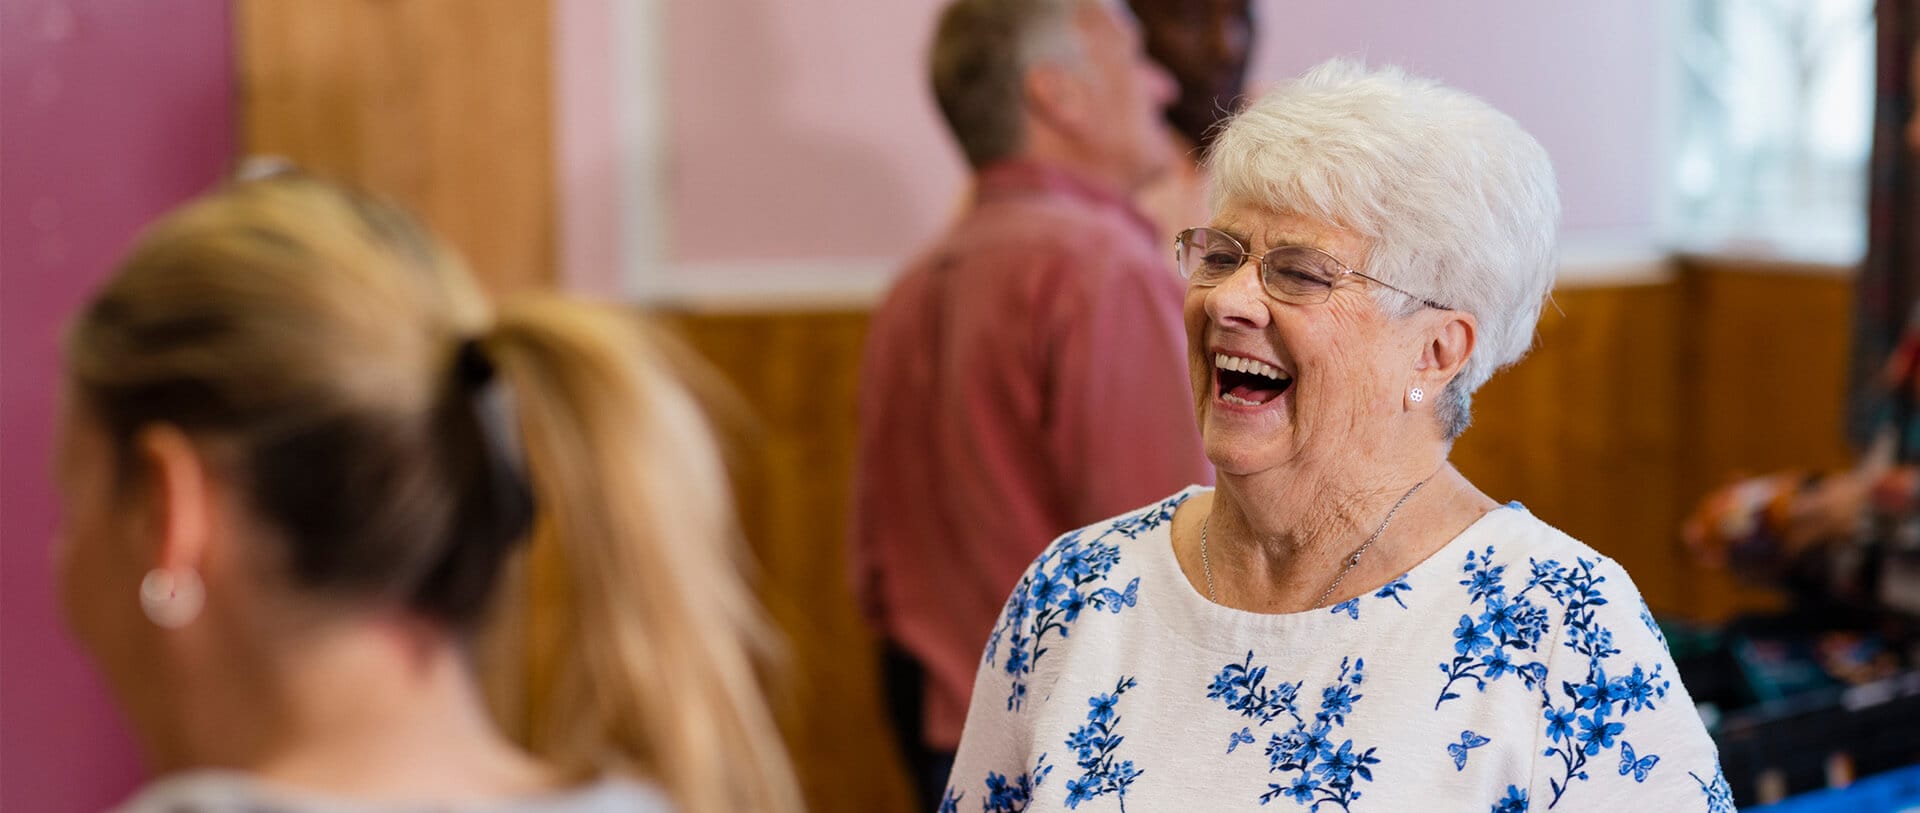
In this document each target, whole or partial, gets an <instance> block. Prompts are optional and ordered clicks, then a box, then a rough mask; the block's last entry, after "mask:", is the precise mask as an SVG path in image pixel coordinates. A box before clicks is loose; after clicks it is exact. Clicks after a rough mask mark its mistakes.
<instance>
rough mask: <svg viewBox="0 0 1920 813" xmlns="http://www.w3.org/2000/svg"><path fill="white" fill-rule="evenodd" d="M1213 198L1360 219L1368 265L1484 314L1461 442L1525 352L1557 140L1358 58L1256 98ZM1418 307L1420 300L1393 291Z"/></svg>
mask: <svg viewBox="0 0 1920 813" xmlns="http://www.w3.org/2000/svg"><path fill="white" fill-rule="evenodd" d="M1207 163H1208V167H1209V169H1210V171H1211V175H1212V183H1213V193H1212V194H1213V207H1214V210H1215V211H1219V210H1220V209H1222V208H1224V207H1225V206H1227V205H1229V204H1233V203H1247V204H1255V205H1259V206H1264V207H1267V208H1271V209H1273V210H1275V211H1281V212H1289V213H1294V214H1299V215H1303V216H1307V217H1312V218H1315V219H1318V220H1322V221H1325V222H1327V223H1331V224H1334V225H1337V226H1341V227H1343V228H1346V229H1349V230H1352V231H1354V232H1355V233H1357V234H1359V235H1361V236H1363V237H1365V238H1367V240H1368V241H1369V243H1370V244H1371V250H1370V252H1369V254H1368V257H1367V259H1366V262H1365V263H1364V265H1365V267H1364V268H1360V269H1357V270H1362V271H1365V272H1367V273H1368V274H1370V275H1372V276H1376V277H1379V278H1380V279H1381V280H1383V281H1385V282H1387V283H1389V284H1392V285H1394V286H1397V287H1400V288H1404V289H1406V290H1408V291H1411V292H1413V293H1415V294H1418V295H1420V296H1422V297H1425V298H1427V299H1430V300H1432V301H1434V302H1438V303H1440V304H1443V305H1446V306H1448V307H1450V308H1456V309H1459V310H1462V311H1466V312H1468V313H1471V314H1473V315H1474V317H1475V318H1476V319H1477V320H1478V321H1479V325H1480V329H1479V336H1478V341H1477V344H1476V346H1475V348H1474V350H1473V354H1472V356H1471V357H1469V358H1468V360H1467V364H1466V366H1465V367H1464V368H1463V369H1462V370H1461V372H1460V375H1459V376H1457V377H1455V379H1454V380H1453V382H1452V383H1451V384H1450V385H1448V387H1447V392H1446V393H1445V394H1444V397H1443V398H1442V399H1441V402H1440V405H1439V406H1440V409H1439V417H1440V420H1441V423H1442V427H1443V429H1444V431H1445V433H1446V436H1447V437H1448V438H1449V439H1451V438H1455V437H1458V436H1459V435H1460V433H1461V432H1463V431H1465V430H1466V428H1467V424H1468V423H1469V421H1470V417H1469V406H1470V405H1471V401H1472V398H1473V393H1474V391H1476V390H1478V389H1479V388H1480V386H1481V385H1482V384H1485V383H1486V382H1487V379H1489V378H1491V377H1493V374H1494V372H1495V371H1497V370H1499V369H1500V368H1502V367H1505V366H1507V365H1509V364H1512V363H1514V362H1516V361H1519V360H1520V358H1521V357H1522V356H1525V355H1526V354H1527V351H1528V350H1529V349H1530V348H1531V347H1532V344H1533V332H1534V326H1535V324H1536V323H1537V322H1538V321H1539V319H1540V306H1541V303H1542V302H1543V301H1545V299H1546V296H1547V293H1548V291H1549V289H1550V288H1551V287H1552V285H1553V276H1554V272H1555V269H1556V267H1557V265H1558V256H1557V255H1558V250H1559V249H1558V243H1559V237H1558V224H1559V221H1560V196H1559V193H1558V192H1557V191H1556V189H1555V185H1554V178H1553V164H1552V162H1551V161H1550V160H1549V159H1548V158H1547V151H1546V150H1545V149H1544V148H1542V147H1541V146H1540V143H1539V142H1537V141H1535V140H1534V139H1533V137H1532V136H1530V135H1527V133H1526V131H1525V130H1522V129H1520V125H1519V124H1518V123H1517V122H1515V121H1514V120H1513V119H1512V118H1510V117H1508V116H1507V115H1506V114H1503V113H1501V112H1500V111H1498V110H1495V109H1493V107H1492V106H1491V105H1489V104H1487V103H1486V102H1484V101H1481V100H1480V99H1478V98H1476V97H1474V96H1472V95H1470V94H1467V93H1464V92H1461V91H1458V90H1455V89H1453V88H1449V87H1446V86H1444V85H1441V84H1440V83H1438V82H1435V81H1432V80H1429V79H1422V78H1418V77H1413V76H1409V75H1407V73H1406V72H1405V71H1402V70H1400V69H1399V68H1394V67H1388V68H1383V69H1379V70H1373V71H1369V70H1368V69H1366V68H1365V67H1363V66H1361V65H1359V64H1357V63H1354V62H1349V61H1345V60H1333V61H1331V62H1326V63H1322V64H1321V65H1319V66H1318V67H1315V68H1314V69H1312V70H1310V71H1308V72H1307V73H1306V74H1305V75H1303V76H1301V77H1300V78H1298V79H1294V80H1292V81H1289V82H1286V83H1284V84H1282V85H1280V86H1279V87H1277V88H1275V89H1274V90H1272V91H1271V92H1269V93H1267V94H1266V95H1265V96H1264V97H1263V98H1261V99H1260V100H1259V101H1258V102H1256V103H1254V104H1253V105H1252V106H1250V107H1248V108H1247V109H1246V110H1245V111H1244V112H1242V113H1241V114H1240V115H1239V116H1237V117H1235V118H1234V119H1233V121H1232V122H1231V123H1230V124H1229V125H1228V126H1227V128H1226V131H1225V132H1223V133H1222V134H1221V135H1220V138H1219V140H1218V141H1216V142H1215V143H1214V146H1213V150H1212V152H1211V154H1210V155H1209V156H1208V161H1207ZM1376 290H1381V291H1382V295H1383V301H1388V300H1386V299H1384V297H1393V298H1395V299H1398V300H1399V302H1400V303H1401V306H1402V307H1403V308H1405V310H1403V311H1401V313H1402V314H1404V313H1411V312H1412V311H1413V310H1415V309H1417V308H1418V304H1417V303H1413V302H1410V301H1408V300H1407V298H1406V297H1403V296H1400V295H1398V294H1395V293H1393V292H1391V291H1384V290H1382V289H1376Z"/></svg>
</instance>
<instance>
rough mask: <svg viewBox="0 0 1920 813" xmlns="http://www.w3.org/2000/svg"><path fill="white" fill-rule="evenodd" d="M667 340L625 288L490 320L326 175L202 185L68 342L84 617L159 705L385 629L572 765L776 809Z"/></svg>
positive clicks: (131, 697) (760, 715)
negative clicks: (471, 670)
mask: <svg viewBox="0 0 1920 813" xmlns="http://www.w3.org/2000/svg"><path fill="white" fill-rule="evenodd" d="M678 361H679V360H678V358H677V357H676V356H673V355H672V354H671V353H670V352H669V350H668V348H667V347H666V346H664V345H662V344H661V343H660V342H659V341H658V340H656V339H654V338H652V337H649V336H648V335H646V334H645V332H644V328H643V327H642V326H641V325H640V324H638V323H637V321H636V320H635V319H634V318H633V317H631V316H629V315H627V314H623V313H620V312H617V311H614V310H611V309H599V308H593V307H589V306H583V305H578V304H572V303H567V302H563V301H558V300H552V299H534V300H527V301H519V302H514V303H510V304H508V305H507V306H506V307H505V308H504V309H503V310H502V311H501V313H499V314H498V316H496V315H495V314H494V313H493V311H492V308H491V306H490V305H489V304H488V302H487V299H486V298H485V296H483V295H482V293H481V292H480V291H479V290H478V288H477V286H476V285H475V284H474V283H473V281H472V279H471V277H470V276H469V274H468V273H467V271H466V270H465V268H464V267H463V266H462V264H461V263H460V262H459V261H458V260H457V259H456V258H455V257H454V255H453V254H452V253H451V252H449V251H448V250H446V249H445V248H444V247H443V246H442V245H440V244H439V243H438V242H437V241H436V240H435V239H434V238H433V237H432V236H431V235H429V234H427V233H426V232H425V231H424V230H422V229H420V228H419V227H418V226H417V225H416V224H415V223H414V222H413V221H412V220H411V219H410V218H408V217H407V216H406V215H405V214H404V213H402V212H400V211H399V210H397V209H395V208H392V207H390V206H387V205H385V204H382V203H379V202H377V201H373V200H370V199H368V198H365V197H362V196H359V195H357V194H354V193H351V192H348V191H345V190H342V189H340V188H337V187H334V186H331V185H328V184H325V183H321V182H318V181H314V180H310V179H304V178H298V177H280V178H273V179H268V180H263V181H255V182H249V183H241V184H236V185H233V186H231V187H228V188H226V189H224V190H222V191H220V192H218V193H215V194H213V195H210V196H208V197H206V198H203V199H201V200H199V201H196V202H194V203H191V204H189V205H187V206H185V207H183V208H182V209H180V210H178V211H176V212H174V213H172V214H171V215H169V216H167V217H166V218H165V219H163V220H162V221H160V222H159V223H157V224H156V225H155V226H153V227H152V228H151V229H150V230H149V232H148V233H147V234H146V235H145V236H144V237H143V238H142V240H141V241H140V243H139V244H138V246H136V248H135V249H134V251H133V253H132V255H131V256H130V257H129V258H128V259H127V260H126V262H125V263H124V265H123V266H122V267H121V268H120V269H119V272H118V273H117V274H116V275H115V277H114V278H113V279H112V281H111V282H109V283H108V285H107V286H106V288H105V289H104V290H103V291H102V292H101V293H100V294H99V295H98V296H97V298H96V299H95V300H94V301H93V302H92V303H91V304H90V305H89V306H88V307H87V309H86V310H85V311H84V312H83V313H82V314H81V316H80V317H79V319H78V320H77V321H76V323H75V324H74V325H73V327H72V331H71V334H70V336H69V342H68V372H69V384H68V392H67V409H66V410H65V413H64V416H63V420H62V428H61V439H60V444H59V447H60V459H59V477H60V481H61V484H62V492H63V497H64V500H65V502H66V504H65V506H64V509H65V510H64V514H65V517H66V521H65V525H64V527H63V531H62V551H63V556H62V560H63V568H62V571H63V598H64V604H65V607H66V611H67V615H68V617H69V620H70V623H71V626H72V627H73V629H74V630H75V632H76V634H77V635H78V637H80V638H81V640H82V641H83V643H84V644H86V646H87V647H88V648H89V650H91V651H92V653H93V654H94V656H95V658H96V660H97V661H98V662H99V663H100V664H101V666H102V668H103V670H104V671H106V672H107V674H108V677H109V680H110V682H111V683H112V684H113V685H114V687H115V689H116V692H117V694H119V695H120V697H121V699H122V700H123V702H124V704H125V705H127V706H128V710H129V712H130V714H132V716H133V717H134V718H135V722H136V724H137V725H139V726H141V727H150V726H152V725H154V724H155V721H157V720H160V719H162V718H163V717H164V716H165V715H164V714H163V713H161V712H160V711H158V710H156V709H155V708H154V707H155V706H157V705H160V704H164V703H165V702H167V698H166V697H165V696H159V697H155V696H154V695H155V693H156V692H159V693H161V694H162V695H164V694H165V693H166V692H180V691H189V690H191V689H192V688H193V687H191V686H188V685H186V684H188V683H191V682H192V681H194V680H196V679H198V677H199V676H201V675H204V674H206V673H208V671H209V667H208V664H211V663H215V662H217V661H220V660H221V659H223V658H224V659H226V661H228V662H231V661H232V660H233V657H232V656H233V653H236V652H237V653H244V654H246V655H252V656H257V657H259V658H260V659H262V660H264V661H267V662H268V664H270V662H271V661H272V660H273V658H274V654H275V652H277V651H283V648H292V647H298V646H300V645H301V643H302V642H303V641H310V640H312V639H314V638H315V637H317V636H322V635H326V634H329V631H331V630H337V629H352V628H355V627H357V626H368V625H372V626H376V627H379V628H381V629H386V630H391V631H396V634H398V635H399V636H400V637H403V638H405V639H406V640H408V641H410V642H413V643H414V644H415V645H418V646H420V647H422V648H425V649H432V648H434V647H448V648H452V649H453V650H455V651H457V652H459V653H460V656H461V657H462V658H463V659H465V658H471V659H473V660H474V661H475V662H476V663H477V664H478V665H479V673H480V675H481V677H482V678H483V680H482V683H484V684H485V688H486V690H487V696H488V700H489V701H490V705H491V707H492V710H493V713H494V718H495V720H496V721H497V724H498V725H499V727H500V728H502V729H503V730H505V731H506V732H507V733H508V734H510V735H511V736H512V737H513V738H514V739H515V740H516V741H518V742H519V743H520V744H521V745H522V746H523V747H525V748H527V749H529V750H530V751H532V752H533V753H534V754H535V755H537V756H539V757H541V758H543V759H544V760H546V761H547V762H548V763H550V764H551V765H552V766H553V767H555V768H557V769H558V770H559V771H560V772H561V773H562V774H566V775H576V776H585V775H589V774H593V773H598V772H601V771H604V770H609V769H611V770H620V771H634V772H639V773H644V774H652V775H654V776H656V777H657V778H658V779H659V780H660V781H661V783H662V784H663V785H664V786H665V787H666V789H667V790H668V791H669V792H670V793H671V794H672V795H674V796H675V797H676V798H677V799H678V801H679V802H680V803H681V804H682V805H683V806H685V807H687V808H688V809H694V810H721V809H764V808H779V807H784V806H786V805H787V804H788V803H789V802H790V801H791V798H790V797H791V792H792V791H791V787H790V786H789V784H788V782H787V779H786V774H785V772H784V768H783V767H782V764H781V759H782V758H781V755H780V754H779V747H778V742H777V737H774V736H772V735H771V732H770V730H769V729H770V725H769V723H768V715H767V711H766V709H765V707H764V704H763V703H762V702H761V700H760V699H759V697H758V687H757V684H756V681H755V675H754V658H753V652H754V645H755V644H757V643H759V642H760V638H761V635H762V633H761V625H760V618H759V616H758V614H757V611H756V609H755V605H754V603H753V600H752V597H751V594H750V592H749V591H748V590H747V588H746V586H745V584H744V582H743V580H742V579H741V577H740V575H739V573H738V569H737V564H738V563H737V562H736V555H737V545H736V544H735V543H736V541H737V539H736V537H737V533H736V530H735V527H734V525H733V521H732V518H731V516H730V514H729V499H728V496H727V484H726V478H725V474H724V471H723V470H722V468H721V466H720V464H719V462H718V459H717V456H716V453H715V447H714V440H713V437H712V433H711V431H710V430H709V427H708V426H707V424H706V421H705V419H704V417H703V415H702V413H701V411H700V409H699V407H698V405H697V403H696V401H695V399H694V397H693V395H692V394H691V392H690V391H689V390H688V389H687V387H686V386H685V385H683V384H682V383H681V379H680V378H679V376H678V371H679V369H681V368H680V367H679V366H678ZM530 603H537V605H538V610H539V615H538V616H537V617H534V618H533V620H532V621H531V622H528V618H529V604H530ZM530 626H537V627H538V629H537V632H538V633H539V634H537V635H532V634H528V632H529V629H530ZM268 664H262V665H261V668H260V669H259V679H260V680H262V681H272V680H273V679H274V678H273V670H272V669H271V668H270V665H268ZM147 733H148V734H149V737H148V739H149V741H150V742H151V741H152V739H153V736H152V734H151V732H147ZM742 759H745V760H747V762H748V764H751V765H753V766H754V768H753V769H751V770H742V769H740V768H739V767H738V765H739V764H740V761H741V760H742ZM189 760H190V758H189ZM729 764H731V765H734V766H735V767H734V768H733V769H731V770H728V769H727V766H728V765H729ZM737 774H746V775H748V776H755V775H756V774H757V775H761V776H763V777H764V779H759V780H755V781H746V780H742V779H739V778H738V776H737Z"/></svg>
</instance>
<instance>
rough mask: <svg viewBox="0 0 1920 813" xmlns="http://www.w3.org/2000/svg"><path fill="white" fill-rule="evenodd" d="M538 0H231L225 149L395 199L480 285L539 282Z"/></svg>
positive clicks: (549, 60)
mask: <svg viewBox="0 0 1920 813" xmlns="http://www.w3.org/2000/svg"><path fill="white" fill-rule="evenodd" d="M552 27H553V23H552V9H551V3H550V2H549V1H548V0H406V1H405V2H392V1H391V0H328V2H323V3H288V2H283V1H282V0H239V2H236V3H235V4H234V41H235V48H234V50H235V61H236V62H237V63H238V64H237V65H236V66H235V69H236V80H237V85H238V93H239V97H240V98H239V104H238V109H239V111H240V116H239V118H240V121H239V129H240V142H241V151H242V153H243V154H247V155H272V156H279V157H283V158H288V159H291V160H293V161H294V162H295V163H297V164H299V165H300V166H301V167H303V168H305V169H307V170H310V171H313V172H315V173H317V174H321V175H324V176H326V177H329V178H334V179H339V180H344V181H349V182H352V183H354V184H357V185H359V186H361V187H364V188H366V189H368V190H371V191H373V192H375V193H377V194H379V195H381V196H383V197H388V198H391V199H393V200H396V201H398V202H400V203H402V204H405V205H406V206H408V207H409V208H411V209H412V210H413V211H414V212H416V213H418V214H419V215H420V216H421V217H423V218H424V219H425V220H426V221H427V223H428V224H430V225H431V226H432V227H433V229H434V230H435V231H436V232H438V233H439V234H440V235H441V236H442V237H444V238H446V239H447V240H448V241H449V242H451V243H452V244H453V245H456V246H459V247H460V250H461V252H462V253H463V254H464V255H465V256H466V258H467V259H468V261H470V262H471V263H473V266H474V270H475V271H476V272H478V274H479V276H480V279H481V281H482V282H484V283H485V284H486V285H487V286H488V287H489V288H491V289H493V290H495V291H507V290H518V289H523V288H531V287H543V286H550V285H551V283H552V282H553V281H554V268H555V266H556V263H555V249H554V246H555V242H554V241H555V235H554V222H555V221H554V171H553V162H554V157H553V133H552V129H553V128H552V121H553V118H552V109H553V105H554V102H553V81H552V77H553V74H552V71H553V68H552V66H553V64H554V59H553V37H552V30H553V28H552Z"/></svg>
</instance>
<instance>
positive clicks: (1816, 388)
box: [1680, 259, 1853, 620]
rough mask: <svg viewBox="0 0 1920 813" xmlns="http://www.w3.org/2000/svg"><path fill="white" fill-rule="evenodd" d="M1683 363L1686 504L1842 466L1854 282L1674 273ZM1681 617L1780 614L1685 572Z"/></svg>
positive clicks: (1695, 263) (1753, 267)
mask: <svg viewBox="0 0 1920 813" xmlns="http://www.w3.org/2000/svg"><path fill="white" fill-rule="evenodd" d="M1682 268H1683V270H1684V271H1685V274H1684V275H1683V280H1684V283H1683V284H1684V288H1685V301H1686V304H1685V311H1684V313H1685V315H1686V316H1687V317H1690V319H1691V321H1690V323H1689V334H1690V335H1691V337H1692V346H1691V348H1690V351H1691V357H1690V358H1689V359H1688V361H1687V362H1686V363H1685V370H1686V376H1685V381H1684V386H1685V389H1684V390H1683V393H1682V394H1683V397H1684V399H1685V402H1686V403H1687V404H1688V405H1689V408H1688V409H1687V410H1686V411H1685V413H1684V415H1683V416H1682V424H1681V425H1682V427H1683V431H1684V433H1685V435H1686V437H1687V438H1688V447H1687V449H1688V453H1687V454H1686V455H1685V456H1684V457H1683V458H1682V460H1681V461H1680V462H1681V482H1682V493H1684V494H1686V495H1688V498H1689V507H1690V505H1691V501H1692V500H1695V499H1698V497H1699V496H1700V495H1703V494H1705V493H1706V492H1707V491H1709V490H1711V489H1712V488H1714V487H1716V486H1719V485H1722V484H1724V483H1726V482H1728V481H1729V480H1731V479H1733V478H1735V477H1739V476H1744V475H1755V474H1765V473H1769V472H1774V471H1783V470H1801V471H1831V470H1835V469H1840V468H1845V467H1847V466H1848V465H1850V464H1851V462H1852V460H1853V453H1852V451H1851V450H1850V449H1849V448H1848V446H1847V443H1846V438H1845V434H1844V428H1843V427H1844V425H1845V424H1844V420H1845V415H1846V386H1847V362H1846V360H1847V352H1848V348H1849V346H1850V342H1851V326H1852V290H1853V286H1852V278H1851V277H1850V276H1847V275H1842V274H1837V273H1834V272H1833V271H1832V270H1831V269H1827V270H1819V269H1806V268H1795V267H1791V266H1779V265H1758V264H1755V263H1751V262H1747V263H1743V262H1736V261H1729V260H1702V259H1693V260H1687V261H1685V262H1683V263H1682ZM1690 575H1691V584H1690V588H1691V589H1690V593H1689V597H1690V598H1691V599H1692V604H1691V606H1690V607H1689V610H1690V611H1691V614H1693V615H1695V616H1698V617H1701V618H1704V619H1710V620H1714V619H1723V618H1726V617H1728V616H1731V615H1733V614H1734V613H1736V612H1738V611H1740V610H1743V609H1748V608H1761V607H1774V606H1779V604H1780V601H1779V597H1778V596H1776V595H1774V594H1772V593H1771V592H1770V591H1767V590H1763V589H1757V588H1754V587H1751V586H1744V585H1742V584H1740V583H1739V582H1738V581H1737V580H1735V579H1734V578H1732V577H1731V576H1730V575H1729V574H1727V573H1724V572H1708V571H1699V570H1696V571H1693V572H1692V573H1691V574H1690Z"/></svg>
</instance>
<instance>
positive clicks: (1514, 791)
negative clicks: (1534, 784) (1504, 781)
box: [1491, 785, 1527, 813]
mask: <svg viewBox="0 0 1920 813" xmlns="http://www.w3.org/2000/svg"><path fill="white" fill-rule="evenodd" d="M1491 813H1527V792H1526V791H1525V790H1522V789H1521V788H1520V786H1518V785H1508V786H1507V798H1505V799H1501V800H1500V801H1498V802H1494V803H1493V810H1492V811H1491Z"/></svg>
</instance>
